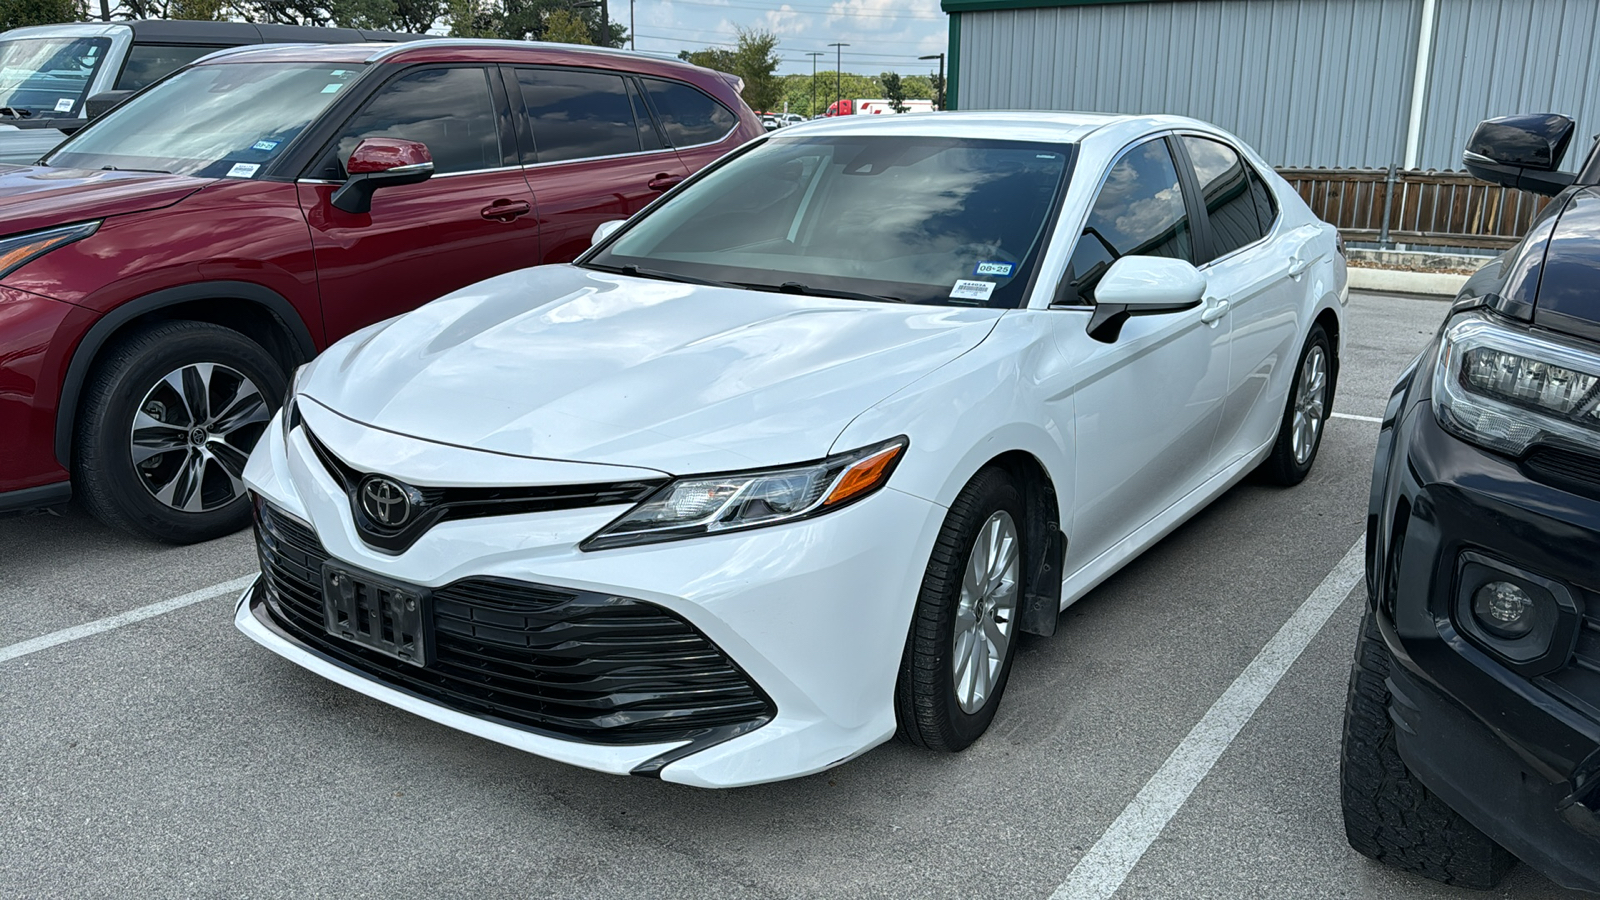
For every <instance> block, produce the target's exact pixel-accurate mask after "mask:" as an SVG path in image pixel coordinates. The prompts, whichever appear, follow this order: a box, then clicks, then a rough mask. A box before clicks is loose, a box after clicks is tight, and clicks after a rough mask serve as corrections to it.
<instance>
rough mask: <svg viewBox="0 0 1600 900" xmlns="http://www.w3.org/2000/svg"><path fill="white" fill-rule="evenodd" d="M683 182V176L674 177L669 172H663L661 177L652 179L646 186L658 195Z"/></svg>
mask: <svg viewBox="0 0 1600 900" xmlns="http://www.w3.org/2000/svg"><path fill="white" fill-rule="evenodd" d="M682 180H683V176H682V175H672V174H669V173H667V172H662V173H661V174H660V175H657V176H656V177H654V178H652V179H650V181H649V183H648V184H646V185H645V187H648V188H649V189H650V190H652V191H655V192H656V193H662V192H664V191H670V190H672V189H673V188H675V187H677V186H678V182H680V181H682Z"/></svg>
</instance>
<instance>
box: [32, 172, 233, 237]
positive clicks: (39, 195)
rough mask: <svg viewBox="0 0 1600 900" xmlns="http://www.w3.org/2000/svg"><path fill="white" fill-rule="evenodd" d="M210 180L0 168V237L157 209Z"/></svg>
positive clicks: (159, 174) (169, 176)
mask: <svg viewBox="0 0 1600 900" xmlns="http://www.w3.org/2000/svg"><path fill="white" fill-rule="evenodd" d="M209 183H210V180H209V179H205V178H190V177H189V176H187V175H164V174H161V173H158V172H105V171H96V170H94V169H57V168H50V167H46V166H27V167H22V166H0V235H8V234H21V233H23V232H27V231H35V230H37V229H40V228H49V227H50V226H52V225H65V224H67V223H69V222H82V221H84V220H86V219H103V218H106V217H107V216H116V215H121V214H123V213H132V212H142V211H144V210H147V209H160V208H161V207H163V206H171V205H172V204H174V203H177V202H178V201H179V200H182V199H183V198H184V197H187V196H189V195H190V194H192V193H194V192H195V191H198V190H200V189H201V188H203V187H205V186H206V185H207V184H209Z"/></svg>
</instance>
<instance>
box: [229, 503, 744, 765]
mask: <svg viewBox="0 0 1600 900" xmlns="http://www.w3.org/2000/svg"><path fill="white" fill-rule="evenodd" d="M256 546H257V549H258V551H259V553H260V556H261V571H262V574H263V585H264V586H265V589H266V600H267V609H268V611H269V613H270V614H271V617H272V619H273V621H274V622H275V623H276V624H277V625H278V627H279V628H280V629H281V630H282V631H283V632H284V633H285V634H287V635H288V636H289V637H291V638H293V639H294V640H296V641H298V642H299V643H301V644H304V645H305V646H307V647H310V648H311V649H313V650H315V651H316V652H318V653H320V654H322V655H323V656H325V657H328V658H330V659H332V660H334V661H335V662H337V663H340V664H341V665H344V666H346V667H348V668H351V669H354V670H356V671H359V672H361V673H363V674H365V675H368V676H370V677H372V678H375V679H377V680H379V681H382V682H384V683H386V684H388V685H391V686H393V687H397V688H400V689H402V690H406V691H409V692H411V693H413V694H417V695H419V696H421V697H423V698H425V699H428V700H432V701H435V702H438V703H440V704H443V705H445V706H448V707H450V708H452V709H456V710H459V711H461V712H465V713H468V714H471V715H476V716H480V717H486V718H493V719H497V720H502V721H503V722H505V723H509V724H512V725H516V726H520V727H523V728H526V729H529V730H533V731H540V732H546V733H551V734H554V735H557V736H560V737H564V738H575V739H578V740H584V741H590V742H594V743H602V744H642V743H656V742H665V741H676V740H693V739H695V738H699V737H703V736H706V735H707V734H708V733H710V732H711V731H713V730H715V729H728V728H730V727H738V728H739V730H740V731H743V730H748V729H749V728H754V727H756V726H758V725H761V724H763V723H764V722H766V721H767V720H768V719H770V718H771V717H772V715H773V714H774V712H775V709H774V707H773V705H772V702H771V700H769V699H768V698H767V697H766V696H765V695H764V694H763V693H762V692H761V691H760V689H758V688H757V687H756V686H755V684H754V683H752V682H751V681H750V680H749V678H747V677H746V676H745V674H744V673H743V672H742V671H740V670H739V668H738V666H736V665H734V663H733V661H732V660H730V659H729V658H728V657H727V656H726V655H725V654H724V653H723V652H722V651H721V650H720V649H719V648H718V647H717V646H716V645H715V644H713V643H712V642H711V641H710V639H708V638H707V637H706V636H705V635H703V634H701V633H700V632H699V631H698V630H697V629H695V627H694V626H693V625H690V624H689V623H688V622H686V621H684V620H683V619H681V618H679V617H678V616H676V615H675V614H673V613H671V612H669V611H668V610H665V609H662V608H661V607H659V606H655V605H653V604H650V603H645V602H642V601H639V600H631V599H629V598H626V597H614V596H609V595H605V594H596V593H590V592H585V591H572V590H567V589H564V588H554V587H547V586H540V585H534V584H526V583H523V582H519V581H511V580H507V579H500V578H469V579H466V580H463V581H457V582H455V583H453V584H450V585H448V586H446V587H442V588H438V589H436V590H434V591H433V592H432V614H431V622H429V621H427V620H425V621H424V625H423V627H424V628H426V629H428V630H429V635H428V640H429V641H430V643H431V646H432V647H433V658H432V661H431V662H430V663H429V664H428V665H427V666H426V667H418V666H414V665H411V664H409V663H405V662H401V661H399V660H398V659H394V658H391V657H389V656H386V655H384V654H382V653H378V652H376V651H373V650H369V649H367V648H365V647H361V646H358V645H356V644H354V643H352V642H350V641H346V640H343V639H341V638H336V637H333V636H331V635H329V634H328V633H327V632H326V631H325V630H324V628H323V608H322V566H323V564H324V562H326V561H327V559H328V554H327V551H326V550H324V549H323V548H322V544H321V543H320V542H319V541H318V540H317V538H316V535H315V534H313V533H312V532H311V530H310V529H309V528H307V527H306V526H304V525H302V524H300V523H299V522H297V521H295V520H294V519H291V518H289V517H288V516H285V515H283V514H282V513H281V512H279V511H277V510H275V509H274V508H273V507H272V506H271V505H270V504H266V503H258V504H257V513H256Z"/></svg>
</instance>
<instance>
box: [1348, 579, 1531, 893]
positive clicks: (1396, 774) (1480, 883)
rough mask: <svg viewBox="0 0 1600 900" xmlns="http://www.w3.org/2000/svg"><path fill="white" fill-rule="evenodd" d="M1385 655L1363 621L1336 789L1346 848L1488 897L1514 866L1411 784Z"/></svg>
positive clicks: (1374, 629) (1369, 622)
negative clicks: (1394, 714) (1392, 710)
mask: <svg viewBox="0 0 1600 900" xmlns="http://www.w3.org/2000/svg"><path fill="white" fill-rule="evenodd" d="M1390 664H1391V657H1390V656H1389V648H1388V647H1387V646H1385V645H1384V643H1383V636H1382V635H1381V634H1379V632H1378V626H1377V623H1376V621H1374V619H1373V615H1372V612H1371V610H1368V611H1367V613H1366V615H1365V616H1363V617H1362V620H1361V637H1360V640H1359V642H1358V643H1357V646H1356V658H1355V664H1354V665H1353V666H1352V667H1351V669H1350V697H1349V701H1348V702H1347V703H1346V705H1345V713H1344V743H1343V747H1342V748H1341V751H1340V754H1339V784H1340V794H1341V798H1342V805H1343V807H1344V833H1345V837H1346V839H1347V840H1349V842H1350V846H1351V847H1354V848H1355V849H1356V851H1357V852H1359V853H1361V854H1362V855H1364V856H1368V857H1371V858H1372V859H1375V860H1377V861H1378V862H1381V863H1385V864H1387V865H1390V866H1394V867H1395V868H1398V869H1404V870H1405V871H1408V872H1415V873H1417V874H1419V875H1424V876H1426V877H1428V878H1432V879H1433V880H1435V881H1442V882H1444V883H1445V884H1453V885H1459V886H1461V887H1468V888H1477V889H1479V890H1488V889H1489V888H1492V887H1494V886H1495V885H1496V884H1497V883H1499V881H1500V879H1501V878H1502V877H1504V875H1505V874H1506V872H1507V871H1509V870H1510V869H1511V867H1512V866H1513V865H1515V864H1516V857H1514V856H1512V855H1511V854H1510V853H1509V852H1508V851H1507V850H1506V849H1505V848H1504V847H1501V846H1500V845H1499V844H1496V843H1495V842H1494V841H1493V840H1492V839H1490V838H1489V836H1488V835H1486V834H1484V833H1483V832H1481V831H1479V830H1478V829H1477V828H1476V827H1474V826H1473V825H1472V824H1471V823H1469V822H1468V821H1467V820H1466V819H1463V818H1462V817H1461V816H1460V815H1459V814H1457V813H1456V812H1455V810H1453V809H1451V808H1450V807H1448V806H1446V805H1445V803H1444V801H1443V800H1440V799H1439V798H1438V797H1437V796H1435V795H1434V794H1433V792H1432V791H1430V790H1428V789H1427V788H1426V787H1424V786H1423V785H1422V784H1421V783H1420V782H1418V781H1417V780H1416V779H1415V778H1413V777H1412V776H1411V773H1410V771H1409V770H1408V769H1407V768H1406V764H1405V762H1404V761H1403V760H1401V758H1400V751H1399V750H1398V749H1397V747H1396V745H1395V736H1394V722H1393V721H1392V720H1391V719H1390V718H1389V689H1388V686H1387V684H1386V682H1387V680H1388V677H1389V666H1390Z"/></svg>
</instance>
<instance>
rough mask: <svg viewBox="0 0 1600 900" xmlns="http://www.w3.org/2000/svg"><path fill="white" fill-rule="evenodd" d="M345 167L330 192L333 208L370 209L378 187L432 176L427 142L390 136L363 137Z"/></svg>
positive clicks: (355, 212)
mask: <svg viewBox="0 0 1600 900" xmlns="http://www.w3.org/2000/svg"><path fill="white" fill-rule="evenodd" d="M344 170H345V171H346V172H347V173H349V176H350V177H349V178H347V179H345V183H344V184H343V185H341V186H340V187H339V189H338V190H336V191H334V192H333V197H332V198H331V200H330V201H329V202H331V203H332V204H333V208H334V209H341V210H344V211H345V212H347V213H353V214H356V215H361V214H364V213H369V212H372V192H373V191H376V190H377V189H378V188H381V187H395V186H397V185H402V184H417V183H419V182H423V181H427V180H428V179H429V178H431V177H433V154H431V153H429V152H428V146H427V145H426V144H422V143H419V142H417V141H399V140H395V139H393V138H366V139H364V140H363V141H362V142H361V143H359V144H357V145H356V149H355V150H354V151H353V152H352V153H351V154H350V161H349V162H347V163H345V166H344Z"/></svg>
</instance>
